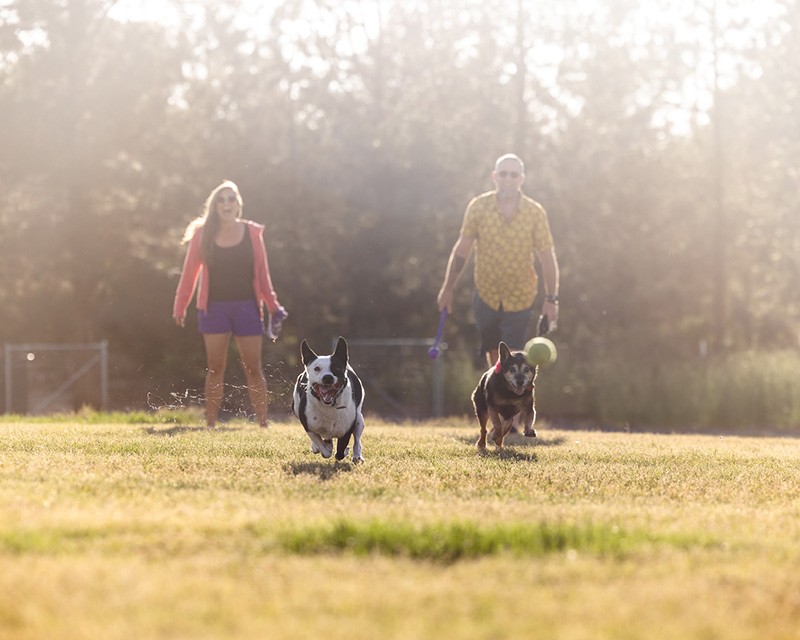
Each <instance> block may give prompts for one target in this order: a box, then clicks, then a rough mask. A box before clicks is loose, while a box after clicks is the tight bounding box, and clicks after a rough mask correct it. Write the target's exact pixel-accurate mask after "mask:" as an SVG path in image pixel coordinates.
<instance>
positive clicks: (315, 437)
mask: <svg viewBox="0 0 800 640" xmlns="http://www.w3.org/2000/svg"><path fill="white" fill-rule="evenodd" d="M300 353H301V355H302V357H303V366H304V367H305V370H304V371H303V373H301V374H300V375H299V376H298V378H297V382H295V385H294V394H293V395H292V411H294V414H295V415H296V416H297V417H298V418H299V419H300V422H301V423H302V425H303V428H304V429H305V430H306V435H307V436H308V437H309V439H310V440H311V451H312V452H313V453H321V454H322V457H323V458H330V457H331V455H332V454H333V439H334V438H336V439H337V441H336V459H337V460H342V459H343V458H344V457H345V456H346V455H347V452H348V448H347V445H348V444H349V443H350V436H353V462H355V463H359V462H364V458H363V456H362V455H361V434H362V433H363V431H364V416H363V414H362V413H361V407H362V406H363V404H364V386H363V385H362V384H361V380H359V378H358V376H357V375H356V372H355V371H353V368H352V367H351V366H350V365H349V364H348V361H347V341H346V340H345V339H344V338H341V337H340V338H339V340H338V342H337V343H336V349H335V350H334V352H333V353H332V354H331V355H329V356H318V355H317V354H316V353H314V351H312V349H311V347H309V346H308V343H307V342H306V341H305V340H303V342H302V344H301V345H300Z"/></svg>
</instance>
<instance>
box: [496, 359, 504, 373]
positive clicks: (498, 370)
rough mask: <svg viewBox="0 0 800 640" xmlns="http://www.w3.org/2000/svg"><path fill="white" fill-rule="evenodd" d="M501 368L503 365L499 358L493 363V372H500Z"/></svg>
mask: <svg viewBox="0 0 800 640" xmlns="http://www.w3.org/2000/svg"><path fill="white" fill-rule="evenodd" d="M502 370H503V365H502V364H501V363H500V360H499V359H498V360H497V364H495V365H494V372H495V373H500V372H501V371H502Z"/></svg>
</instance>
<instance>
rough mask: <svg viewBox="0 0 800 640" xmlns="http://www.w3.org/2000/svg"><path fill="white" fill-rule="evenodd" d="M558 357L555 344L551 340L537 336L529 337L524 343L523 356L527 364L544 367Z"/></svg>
mask: <svg viewBox="0 0 800 640" xmlns="http://www.w3.org/2000/svg"><path fill="white" fill-rule="evenodd" d="M556 357H558V352H557V351H556V345H554V344H553V342H552V340H549V339H547V338H543V337H542V336H538V337H536V338H531V339H530V340H528V342H527V344H526V345H525V358H526V359H527V360H528V364H530V365H533V366H537V367H546V366H547V365H550V364H553V363H554V362H555V361H556Z"/></svg>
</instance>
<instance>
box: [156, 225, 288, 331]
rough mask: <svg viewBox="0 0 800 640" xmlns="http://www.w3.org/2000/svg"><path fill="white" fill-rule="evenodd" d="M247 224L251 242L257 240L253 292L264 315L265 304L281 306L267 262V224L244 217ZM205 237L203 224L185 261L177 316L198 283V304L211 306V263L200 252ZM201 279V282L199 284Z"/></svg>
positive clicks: (174, 311)
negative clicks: (265, 232) (209, 293)
mask: <svg viewBox="0 0 800 640" xmlns="http://www.w3.org/2000/svg"><path fill="white" fill-rule="evenodd" d="M242 222H244V223H245V224H246V225H247V232H248V233H249V234H250V242H252V244H253V292H254V293H255V295H256V301H257V302H258V308H259V310H260V311H261V317H262V319H263V317H264V304H265V303H266V305H267V309H268V310H269V312H270V313H274V312H275V311H277V310H278V309H279V308H280V306H281V305H280V303H279V302H278V296H277V295H276V294H275V290H274V289H273V288H272V279H271V278H270V277H269V264H268V263H267V250H266V249H265V248H264V240H263V235H264V225H261V224H258V223H256V222H252V221H250V220H242ZM202 237H203V228H202V227H200V228H199V229H198V230H197V232H196V233H195V234H194V235H193V236H192V239H191V240H189V249H188V250H187V251H186V259H185V260H184V261H183V270H182V271H181V279H180V280H179V281H178V290H177V291H176V292H175V303H174V304H173V306H172V315H173V316H176V317H178V316H180V317H182V316H184V315H186V309H187V308H188V307H189V303H190V302H191V300H192V296H193V295H194V290H195V287H197V308H198V309H201V310H204V311H205V310H206V309H207V308H208V267H207V266H206V265H205V263H204V262H203V259H202V257H201V256H200V240H201V238H202ZM198 280H199V286H198Z"/></svg>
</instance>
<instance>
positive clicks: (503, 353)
mask: <svg viewBox="0 0 800 640" xmlns="http://www.w3.org/2000/svg"><path fill="white" fill-rule="evenodd" d="M497 351H498V353H499V354H500V362H505V361H506V360H507V359H508V356H510V355H511V350H510V349H509V348H508V345H507V344H506V343H505V342H503V341H502V340H501V341H500V344H499V345H497Z"/></svg>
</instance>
